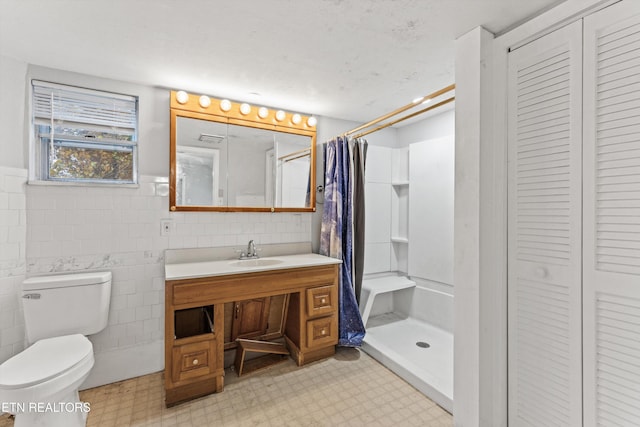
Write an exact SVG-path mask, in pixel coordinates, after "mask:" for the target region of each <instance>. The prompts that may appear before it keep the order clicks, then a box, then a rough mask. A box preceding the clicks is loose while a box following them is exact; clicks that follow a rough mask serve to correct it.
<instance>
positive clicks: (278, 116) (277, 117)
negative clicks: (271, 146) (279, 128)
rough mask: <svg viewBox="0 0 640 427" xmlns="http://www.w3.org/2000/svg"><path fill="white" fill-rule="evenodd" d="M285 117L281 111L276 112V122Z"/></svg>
mask: <svg viewBox="0 0 640 427" xmlns="http://www.w3.org/2000/svg"><path fill="white" fill-rule="evenodd" d="M286 116H287V114H286V113H285V112H284V111H282V110H278V111H277V112H276V120H277V121H279V122H281V121H283V120H284V118H285V117H286Z"/></svg>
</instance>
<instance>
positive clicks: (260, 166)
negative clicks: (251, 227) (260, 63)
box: [169, 92, 316, 212]
mask: <svg viewBox="0 0 640 427" xmlns="http://www.w3.org/2000/svg"><path fill="white" fill-rule="evenodd" d="M183 94H184V93H183ZM179 99H180V100H182V101H183V102H179ZM207 99H208V100H209V104H207V102H204V103H201V100H200V98H198V97H197V96H195V95H188V94H187V98H185V97H184V95H183V96H182V97H180V96H179V95H178V92H171V145H170V149H171V152H170V159H171V165H170V168H171V169H170V177H169V178H170V181H169V187H170V188H169V190H170V193H169V203H170V209H171V210H172V211H222V212H313V211H315V145H316V132H315V123H314V122H313V120H309V118H308V117H303V116H301V115H299V114H287V113H284V112H282V111H277V112H276V111H272V110H267V109H266V108H261V109H258V108H256V107H250V106H248V105H247V104H234V103H232V102H229V101H226V100H216V99H211V98H207ZM225 103H226V105H225ZM203 105H206V107H203ZM241 108H242V109H241ZM247 108H249V110H247ZM225 109H226V111H224V110H225ZM252 110H255V111H252ZM310 123H311V124H310Z"/></svg>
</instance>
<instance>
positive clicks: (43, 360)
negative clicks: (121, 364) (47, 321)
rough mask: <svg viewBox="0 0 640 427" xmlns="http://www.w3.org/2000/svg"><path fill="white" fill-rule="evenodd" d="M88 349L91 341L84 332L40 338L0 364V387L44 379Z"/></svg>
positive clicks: (84, 354)
mask: <svg viewBox="0 0 640 427" xmlns="http://www.w3.org/2000/svg"><path fill="white" fill-rule="evenodd" d="M92 353H93V345H91V341H89V340H88V339H87V337H85V336H84V335H80V334H74V335H65V336H62V337H54V338H46V339H42V340H40V341H37V342H36V343H35V344H33V345H32V346H31V347H29V348H27V349H26V350H24V351H23V352H22V353H18V354H16V355H15V356H13V357H12V358H11V359H9V360H7V361H6V362H4V363H3V364H1V365H0V388H4V389H11V388H22V387H28V386H31V385H34V384H38V383H41V382H44V381H46V380H48V379H49V378H52V377H55V376H57V375H59V374H61V373H62V372H64V371H66V370H68V369H71V368H72V367H73V366H75V365H76V364H77V363H78V362H80V361H82V360H83V359H84V358H85V357H87V356H89V355H91V354H92Z"/></svg>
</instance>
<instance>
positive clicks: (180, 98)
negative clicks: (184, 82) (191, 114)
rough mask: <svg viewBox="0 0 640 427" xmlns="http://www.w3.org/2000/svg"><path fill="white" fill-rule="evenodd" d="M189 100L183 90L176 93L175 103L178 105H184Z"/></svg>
mask: <svg viewBox="0 0 640 427" xmlns="http://www.w3.org/2000/svg"><path fill="white" fill-rule="evenodd" d="M188 100H189V94H188V93H187V92H185V91H183V90H179V91H178V92H176V101H178V103H180V104H186V103H187V101H188Z"/></svg>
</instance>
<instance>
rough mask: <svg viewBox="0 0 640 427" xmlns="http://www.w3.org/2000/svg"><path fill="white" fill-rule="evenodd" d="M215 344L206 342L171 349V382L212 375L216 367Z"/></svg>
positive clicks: (212, 341) (210, 341) (213, 341)
mask: <svg viewBox="0 0 640 427" xmlns="http://www.w3.org/2000/svg"><path fill="white" fill-rule="evenodd" d="M215 344H216V341H215V340H207V341H201V342H196V343H192V344H184V345H180V346H176V347H173V366H172V370H171V377H172V380H173V382H179V381H183V380H187V379H190V378H196V377H200V376H205V375H209V374H212V373H213V372H214V371H215V369H216V365H217V363H216V348H215V347H216V345H215Z"/></svg>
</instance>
